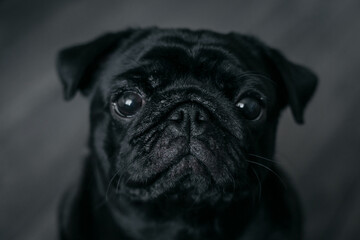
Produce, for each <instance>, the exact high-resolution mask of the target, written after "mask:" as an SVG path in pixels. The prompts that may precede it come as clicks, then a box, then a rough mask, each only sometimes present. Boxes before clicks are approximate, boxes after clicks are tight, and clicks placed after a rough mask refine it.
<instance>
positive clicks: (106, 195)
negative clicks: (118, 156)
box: [105, 169, 121, 202]
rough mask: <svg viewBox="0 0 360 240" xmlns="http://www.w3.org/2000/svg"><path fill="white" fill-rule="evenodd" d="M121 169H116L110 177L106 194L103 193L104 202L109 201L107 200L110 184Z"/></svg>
mask: <svg viewBox="0 0 360 240" xmlns="http://www.w3.org/2000/svg"><path fill="white" fill-rule="evenodd" d="M120 170H121V169H118V170H117V171H116V172H115V174H114V175H113V176H112V177H111V179H110V181H109V184H108V187H107V188H106V193H105V201H106V202H107V201H108V200H109V199H108V193H109V191H110V187H111V184H112V182H113V181H114V179H115V177H116V176H117V175H118V174H119V172H120Z"/></svg>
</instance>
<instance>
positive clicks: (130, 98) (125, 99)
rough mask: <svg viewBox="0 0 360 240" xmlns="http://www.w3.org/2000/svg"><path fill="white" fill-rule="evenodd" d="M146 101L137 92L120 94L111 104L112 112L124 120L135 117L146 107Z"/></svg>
mask: <svg viewBox="0 0 360 240" xmlns="http://www.w3.org/2000/svg"><path fill="white" fill-rule="evenodd" d="M144 103H145V101H144V98H143V96H142V95H141V94H139V93H138V92H135V91H125V92H122V93H120V94H119V95H118V96H117V98H115V99H114V101H112V103H111V109H112V111H113V112H114V113H115V114H116V115H118V116H120V117H123V118H130V117H133V116H134V115H135V114H136V113H137V112H138V111H140V109H141V108H142V106H143V105H144Z"/></svg>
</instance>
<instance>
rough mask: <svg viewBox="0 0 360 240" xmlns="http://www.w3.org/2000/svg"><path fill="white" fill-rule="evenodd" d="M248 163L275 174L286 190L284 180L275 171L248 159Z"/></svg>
mask: <svg viewBox="0 0 360 240" xmlns="http://www.w3.org/2000/svg"><path fill="white" fill-rule="evenodd" d="M246 161H247V162H249V163H253V164H256V165H258V166H260V167H263V168H265V169H267V170H268V171H269V172H271V173H273V174H274V175H275V176H276V177H277V178H278V179H279V180H280V182H281V183H282V184H283V186H284V188H286V184H285V182H284V181H283V180H282V178H281V177H280V176H279V175H278V174H277V173H276V172H275V171H274V170H272V169H271V168H269V167H268V166H265V165H263V164H261V163H258V162H255V161H251V160H248V159H246Z"/></svg>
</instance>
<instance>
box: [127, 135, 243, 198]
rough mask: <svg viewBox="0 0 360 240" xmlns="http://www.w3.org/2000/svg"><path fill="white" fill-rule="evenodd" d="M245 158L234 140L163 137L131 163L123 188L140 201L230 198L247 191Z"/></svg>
mask: <svg viewBox="0 0 360 240" xmlns="http://www.w3.org/2000/svg"><path fill="white" fill-rule="evenodd" d="M164 141H166V143H165V142H164ZM244 162H245V161H242V157H241V153H240V152H239V150H236V149H235V148H234V146H233V145H232V144H228V145H226V144H225V143H223V144H220V145H219V144H216V143H215V141H214V139H213V138H212V137H207V138H206V139H204V138H203V139H201V138H193V139H191V141H189V139H188V138H185V137H179V138H177V139H172V140H171V141H168V140H167V139H166V138H162V139H159V141H157V143H156V144H155V146H154V147H153V150H152V151H151V152H150V153H149V154H147V155H145V157H144V156H143V157H141V158H140V159H136V160H134V161H133V162H132V163H131V164H130V166H129V168H128V171H127V172H126V173H125V174H124V177H123V180H122V181H121V183H120V184H121V186H120V192H121V193H123V194H126V195H127V196H128V197H130V198H132V199H134V200H139V201H149V200H153V199H157V198H161V197H166V198H171V199H178V200H181V201H189V202H193V203H194V202H204V201H211V202H217V201H219V200H226V201H230V200H231V199H233V198H234V197H237V196H239V195H244V194H246V191H245V190H244V186H245V185H247V179H246V177H245V176H246V174H245V166H244ZM240 189H241V190H240Z"/></svg>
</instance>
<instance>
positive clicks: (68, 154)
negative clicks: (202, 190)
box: [0, 0, 360, 240]
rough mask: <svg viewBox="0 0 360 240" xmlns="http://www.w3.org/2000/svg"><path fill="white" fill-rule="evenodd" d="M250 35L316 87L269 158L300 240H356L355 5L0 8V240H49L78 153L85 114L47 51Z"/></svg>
mask: <svg viewBox="0 0 360 240" xmlns="http://www.w3.org/2000/svg"><path fill="white" fill-rule="evenodd" d="M154 25H155V26H161V27H186V28H191V29H199V28H206V29H212V30H216V31H220V32H228V31H238V32H242V33H248V34H253V35H256V36H258V37H259V38H261V39H262V40H264V41H265V42H266V43H268V44H269V45H271V46H274V47H277V48H279V49H281V50H282V51H283V52H284V53H285V55H287V56H288V57H289V58H290V59H292V60H294V61H295V62H298V63H301V64H305V65H307V66H309V67H310V68H312V69H313V70H314V71H315V72H316V73H317V74H318V76H319V78H320V85H319V88H318V91H317V92H316V94H315V97H314V99H313V101H312V102H311V103H310V105H309V107H308V109H307V111H306V115H305V121H306V124H305V125H302V126H298V125H296V124H295V122H294V121H293V119H292V117H291V115H290V114H289V111H288V110H287V111H285V112H284V114H283V116H282V119H281V121H280V129H279V134H278V142H277V143H278V148H277V153H276V158H277V159H278V161H279V164H280V165H282V166H284V167H285V168H286V170H287V171H288V172H289V173H290V175H291V177H292V179H293V181H294V183H295V185H296V187H297V189H298V191H299V193H300V196H301V200H302V203H303V206H304V211H305V216H306V225H305V232H306V235H305V236H306V239H309V240H310V239H311V240H312V239H314V240H318V239H327V240H333V239H334V240H335V239H336V240H344V239H346V240H350V239H359V236H360V228H359V223H360V204H359V203H360V174H359V172H360V157H359V155H360V107H359V105H360V79H359V77H360V64H359V63H360V47H359V43H360V1H358V0H341V1H340V0H338V1H331V0H308V1H305V0H304V1H296V2H295V1H287V0H266V1H265V0H264V1H245V0H244V1H241V0H237V1H215V0H207V1H200V0H198V1H194V0H193V1H190V0H182V1H170V0H154V1H145V0H144V1H136V0H122V1H121V0H117V1H115V0H113V1H105V0H104V1H91V0H86V1H85V0H83V1H78V0H71V1H70V0H62V1H54V0H46V1H45V0H31V1H30V0H28V1H26V0H1V1H0V239H1V240H22V239H27V240H41V239H46V240H48V239H55V236H56V228H57V226H56V218H55V216H56V214H55V213H56V208H57V205H58V202H59V199H60V197H61V195H62V193H63V192H64V190H65V189H66V188H67V186H68V185H69V184H70V183H71V182H72V181H74V180H75V179H76V178H77V176H78V174H79V169H80V166H81V163H82V158H83V157H84V155H85V154H86V147H85V146H86V138H87V130H88V103H87V101H86V100H85V99H84V98H82V97H81V96H80V95H78V96H77V97H76V98H75V99H74V100H73V101H71V102H65V101H64V100H63V98H62V93H61V85H60V83H59V80H58V78H57V76H56V73H55V69H54V58H55V55H56V52H57V51H58V50H59V49H60V48H62V47H64V46H68V45H72V44H74V43H79V42H83V41H87V40H90V39H92V38H94V37H95V36H97V35H99V34H101V33H104V32H107V31H116V30H121V29H124V28H127V27H137V26H154Z"/></svg>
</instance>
